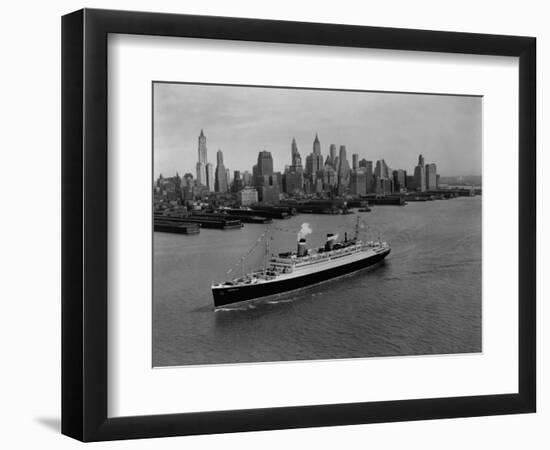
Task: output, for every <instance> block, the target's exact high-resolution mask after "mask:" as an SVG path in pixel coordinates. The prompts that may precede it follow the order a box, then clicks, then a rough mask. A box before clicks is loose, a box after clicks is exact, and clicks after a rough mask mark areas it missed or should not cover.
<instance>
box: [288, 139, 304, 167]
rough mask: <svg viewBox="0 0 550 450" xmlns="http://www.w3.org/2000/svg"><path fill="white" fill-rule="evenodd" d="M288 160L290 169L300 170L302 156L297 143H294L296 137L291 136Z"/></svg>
mask: <svg viewBox="0 0 550 450" xmlns="http://www.w3.org/2000/svg"><path fill="white" fill-rule="evenodd" d="M290 161H291V165H290V170H292V171H298V170H302V157H301V156H300V152H299V151H298V145H297V144H296V139H294V138H292V144H291V145H290Z"/></svg>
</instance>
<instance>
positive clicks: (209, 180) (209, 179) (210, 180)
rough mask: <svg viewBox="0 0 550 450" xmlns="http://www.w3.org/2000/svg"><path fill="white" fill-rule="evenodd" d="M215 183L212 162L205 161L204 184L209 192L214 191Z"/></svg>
mask: <svg viewBox="0 0 550 450" xmlns="http://www.w3.org/2000/svg"><path fill="white" fill-rule="evenodd" d="M215 184H216V183H215V179H214V164H212V163H206V186H207V187H208V190H209V191H210V192H214V189H215Z"/></svg>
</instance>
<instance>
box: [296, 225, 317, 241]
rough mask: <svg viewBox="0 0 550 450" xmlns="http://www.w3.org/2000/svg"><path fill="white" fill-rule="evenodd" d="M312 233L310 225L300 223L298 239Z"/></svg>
mask: <svg viewBox="0 0 550 450" xmlns="http://www.w3.org/2000/svg"><path fill="white" fill-rule="evenodd" d="M311 233H313V230H312V229H311V227H310V226H309V223H307V222H306V223H303V224H302V227H301V228H300V231H298V241H299V240H300V239H305V237H306V236H307V235H308V234H311Z"/></svg>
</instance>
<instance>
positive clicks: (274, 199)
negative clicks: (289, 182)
mask: <svg viewBox="0 0 550 450" xmlns="http://www.w3.org/2000/svg"><path fill="white" fill-rule="evenodd" d="M280 192H281V191H280V188H279V182H278V176H277V175H276V174H271V175H264V179H263V181H262V184H261V187H260V188H259V194H260V195H259V200H260V202H262V203H270V204H277V203H279V194H280Z"/></svg>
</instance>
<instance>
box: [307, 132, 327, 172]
mask: <svg viewBox="0 0 550 450" xmlns="http://www.w3.org/2000/svg"><path fill="white" fill-rule="evenodd" d="M323 166H324V162H323V155H322V154H321V142H319V136H318V135H317V134H315V139H314V140H313V152H311V154H309V155H308V156H307V157H306V173H307V174H308V175H312V176H313V179H312V181H314V178H315V176H316V175H317V173H318V172H320V171H321V170H323Z"/></svg>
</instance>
